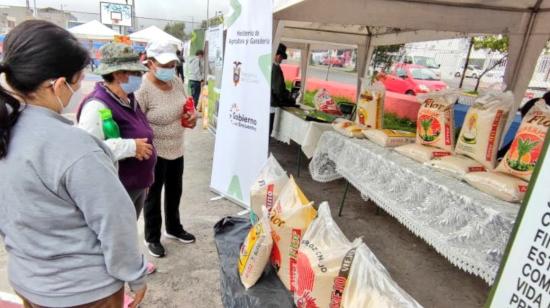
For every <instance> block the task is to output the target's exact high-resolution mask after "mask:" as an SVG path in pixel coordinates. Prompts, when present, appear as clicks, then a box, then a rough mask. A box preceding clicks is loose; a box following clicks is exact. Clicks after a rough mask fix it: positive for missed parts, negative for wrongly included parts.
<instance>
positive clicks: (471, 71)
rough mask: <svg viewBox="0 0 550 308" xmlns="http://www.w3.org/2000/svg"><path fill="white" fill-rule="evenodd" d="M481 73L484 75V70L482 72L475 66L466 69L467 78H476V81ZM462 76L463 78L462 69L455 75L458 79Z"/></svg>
mask: <svg viewBox="0 0 550 308" xmlns="http://www.w3.org/2000/svg"><path fill="white" fill-rule="evenodd" d="M481 73H483V71H482V70H480V69H479V68H477V67H475V66H473V65H468V68H467V69H466V75H465V76H466V78H474V79H477V78H478V77H479V76H480V75H481ZM460 76H462V69H461V70H459V71H457V72H456V73H455V77H457V78H460Z"/></svg>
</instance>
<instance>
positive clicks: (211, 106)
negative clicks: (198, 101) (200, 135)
mask: <svg viewBox="0 0 550 308" xmlns="http://www.w3.org/2000/svg"><path fill="white" fill-rule="evenodd" d="M219 101H220V94H219V93H218V92H217V91H216V80H215V79H209V80H208V125H209V127H210V129H211V130H212V131H213V132H215V131H216V126H217V122H218V103H219Z"/></svg>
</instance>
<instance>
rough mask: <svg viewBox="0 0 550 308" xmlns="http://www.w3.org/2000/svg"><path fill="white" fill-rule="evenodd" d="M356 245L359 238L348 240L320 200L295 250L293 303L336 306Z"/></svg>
mask: <svg viewBox="0 0 550 308" xmlns="http://www.w3.org/2000/svg"><path fill="white" fill-rule="evenodd" d="M360 244H361V240H360V239H357V240H355V241H354V242H353V243H351V242H350V241H348V239H347V238H346V236H345V235H344V233H342V231H341V230H340V228H339V227H338V225H337V224H336V222H335V221H334V219H332V216H331V215H330V208H329V205H328V203H327V202H323V203H322V204H321V205H320V206H319V211H318V213H317V218H316V219H315V220H314V221H313V222H312V223H311V225H310V226H309V228H308V229H307V231H306V233H305V234H304V237H303V238H302V243H301V244H300V249H299V250H298V266H297V268H296V275H295V277H296V289H295V291H294V302H295V303H296V306H297V307H298V308H309V307H340V306H341V302H342V294H343V292H344V288H345V287H346V285H347V283H346V282H347V280H348V275H349V272H350V268H351V264H352V263H353V258H354V256H355V250H356V249H357V247H358V246H359V245H360Z"/></svg>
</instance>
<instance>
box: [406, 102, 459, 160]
mask: <svg viewBox="0 0 550 308" xmlns="http://www.w3.org/2000/svg"><path fill="white" fill-rule="evenodd" d="M420 98H421V100H423V101H422V103H421V105H420V110H418V118H417V121H416V126H417V128H416V142H417V143H418V144H422V145H429V146H433V147H436V148H440V149H443V150H446V151H453V149H454V145H455V140H454V138H455V133H454V130H455V129H454V109H453V108H454V104H455V103H456V100H457V99H458V96H457V94H456V92H454V91H441V92H435V93H430V94H426V95H423V96H420Z"/></svg>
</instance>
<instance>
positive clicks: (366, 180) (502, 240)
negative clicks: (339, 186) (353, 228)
mask: <svg viewBox="0 0 550 308" xmlns="http://www.w3.org/2000/svg"><path fill="white" fill-rule="evenodd" d="M309 168H310V172H311V175H312V177H313V179H314V180H316V181H319V182H328V181H332V180H335V179H338V178H342V177H344V178H346V179H347V180H348V181H349V182H350V183H351V184H352V185H353V186H354V187H355V188H357V189H358V190H359V191H360V192H361V193H362V194H363V195H364V196H366V197H368V198H370V199H372V200H373V201H374V202H375V203H376V204H377V205H378V206H379V207H381V208H383V209H384V210H385V211H386V212H388V213H389V214H390V215H392V216H394V217H395V218H396V219H397V220H399V221H400V222H401V223H402V224H403V225H405V226H406V227H407V228H408V229H409V230H411V231H412V232H413V233H414V234H416V235H417V236H419V237H421V238H422V239H424V240H425V241H426V242H427V243H428V244H430V245H431V246H433V247H434V248H435V249H436V250H437V251H438V252H439V253H440V254H442V255H443V256H445V257H446V258H447V259H448V260H449V261H450V262H451V263H452V264H454V265H456V266H458V267H459V268H461V269H462V270H464V271H467V272H469V273H472V274H474V275H477V276H479V277H481V278H482V279H484V280H485V281H486V282H487V283H488V284H492V283H493V281H494V279H495V276H496V274H497V271H498V268H499V265H500V260H501V258H502V256H503V253H504V250H505V249H506V244H507V242H508V238H509V236H510V233H511V231H512V228H513V225H514V221H515V217H516V216H517V213H518V210H519V205H517V204H512V203H508V202H504V201H500V200H498V199H495V198H493V197H491V196H489V195H487V194H485V193H482V192H480V191H478V190H476V189H475V188H473V187H471V186H469V185H468V184H466V183H464V182H461V181H458V180H456V179H454V178H452V177H450V176H447V175H445V174H443V173H440V172H437V171H435V170H432V169H431V168H429V167H427V166H424V165H422V164H420V163H417V162H415V161H413V160H411V159H409V158H407V157H404V156H402V155H400V154H399V153H397V152H394V151H392V150H391V149H388V148H383V147H380V146H378V145H376V144H374V143H372V142H370V141H368V140H359V139H350V138H347V137H344V136H342V135H340V134H338V133H336V132H334V131H332V132H326V133H324V134H323V135H322V137H321V139H320V140H319V143H318V145H317V149H316V151H315V154H314V157H313V159H312V161H311V163H310V165H309Z"/></svg>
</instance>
